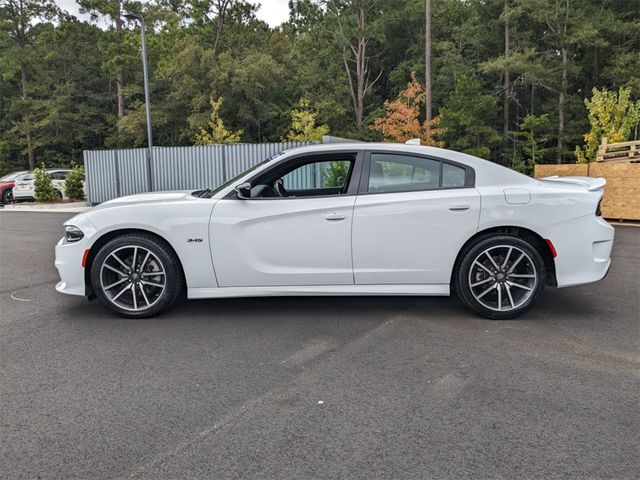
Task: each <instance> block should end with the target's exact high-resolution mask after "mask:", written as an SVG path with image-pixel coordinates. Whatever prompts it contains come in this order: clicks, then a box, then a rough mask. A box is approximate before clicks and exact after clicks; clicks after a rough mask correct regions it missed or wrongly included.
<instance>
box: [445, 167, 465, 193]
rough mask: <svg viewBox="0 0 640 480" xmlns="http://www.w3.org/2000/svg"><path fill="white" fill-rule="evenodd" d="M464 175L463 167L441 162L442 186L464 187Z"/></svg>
mask: <svg viewBox="0 0 640 480" xmlns="http://www.w3.org/2000/svg"><path fill="white" fill-rule="evenodd" d="M466 176H467V172H466V170H465V169H464V168H462V167H459V166H457V165H452V164H450V163H443V164H442V188H456V187H464V185H465V179H466Z"/></svg>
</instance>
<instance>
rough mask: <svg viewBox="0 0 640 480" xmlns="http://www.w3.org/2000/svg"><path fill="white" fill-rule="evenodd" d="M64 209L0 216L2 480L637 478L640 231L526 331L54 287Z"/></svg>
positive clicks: (360, 303)
mask: <svg viewBox="0 0 640 480" xmlns="http://www.w3.org/2000/svg"><path fill="white" fill-rule="evenodd" d="M70 216H71V215H70V214H52V213H48V214H43V213H32V212H21V213H19V212H0V265H2V268H1V273H0V275H1V276H0V282H1V285H0V308H1V320H0V329H1V330H0V342H1V343H0V367H1V372H2V373H1V375H2V376H1V383H0V388H1V398H0V408H1V411H0V413H1V431H0V458H1V459H2V460H1V462H0V477H1V478H83V479H88V478H153V479H169V478H171V479H173V478H210V479H222V478H278V479H283V478H292V479H300V478H336V479H343V478H362V479H368V478H474V479H479V478H500V477H506V478H533V477H537V478H566V477H572V478H615V479H621V478H637V475H638V471H640V461H639V460H638V446H639V443H640V433H639V432H640V428H639V427H640V422H639V420H640V413H639V410H638V398H639V388H638V387H639V382H638V380H639V375H638V372H639V370H638V345H639V342H638V340H639V315H640V314H639V309H640V305H639V303H640V287H639V275H640V228H637V227H617V228H616V235H617V238H616V244H615V247H614V252H613V266H612V268H611V271H610V273H609V276H608V277H607V278H606V279H605V280H604V281H602V282H600V283H597V284H594V285H588V286H584V287H577V288H571V289H564V290H555V289H547V290H546V291H545V293H544V295H543V298H542V299H541V301H540V302H539V303H538V304H537V305H536V307H534V309H533V310H532V311H530V312H529V313H528V314H526V315H525V316H524V317H523V318H522V319H520V320H517V321H488V320H483V319H480V318H477V317H474V316H473V315H471V314H470V313H468V312H467V311H466V310H465V309H464V308H463V307H462V306H461V305H460V304H459V303H458V302H457V301H456V300H454V299H453V298H414V297H410V298H402V297H396V298H271V299H264V298H263V299H233V300H206V301H192V302H183V303H181V304H179V305H177V306H176V307H174V308H173V309H171V310H170V311H169V312H167V313H166V314H165V315H162V316H161V317H159V318H154V319H147V320H124V319H120V318H116V317H114V316H112V315H110V314H109V313H107V312H106V311H105V310H103V309H102V308H101V307H100V305H99V304H98V303H96V302H88V301H86V300H85V299H83V298H80V297H68V296H63V295H60V294H57V293H56V292H55V290H54V284H55V282H56V281H57V273H56V271H55V268H54V266H53V246H54V244H55V243H56V242H57V240H58V239H59V238H60V237H61V235H62V228H61V224H62V222H63V221H64V220H66V219H67V218H68V217H70Z"/></svg>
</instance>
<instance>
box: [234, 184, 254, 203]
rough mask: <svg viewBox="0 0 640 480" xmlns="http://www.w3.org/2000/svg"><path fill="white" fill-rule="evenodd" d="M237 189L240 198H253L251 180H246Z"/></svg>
mask: <svg viewBox="0 0 640 480" xmlns="http://www.w3.org/2000/svg"><path fill="white" fill-rule="evenodd" d="M235 191H236V193H237V194H238V198H241V199H243V200H247V199H249V198H251V184H250V183H249V182H244V183H241V184H240V185H238V186H236V188H235Z"/></svg>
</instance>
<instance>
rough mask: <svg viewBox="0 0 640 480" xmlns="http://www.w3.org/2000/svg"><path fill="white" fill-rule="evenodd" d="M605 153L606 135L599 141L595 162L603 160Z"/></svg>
mask: <svg viewBox="0 0 640 480" xmlns="http://www.w3.org/2000/svg"><path fill="white" fill-rule="evenodd" d="M605 153H607V137H602V142H601V143H600V146H599V147H598V152H597V153H596V162H603V161H604V154H605Z"/></svg>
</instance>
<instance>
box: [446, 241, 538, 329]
mask: <svg viewBox="0 0 640 480" xmlns="http://www.w3.org/2000/svg"><path fill="white" fill-rule="evenodd" d="M454 283H455V290H456V293H457V295H458V297H459V298H460V300H461V301H462V303H464V304H465V305H466V306H467V307H468V308H469V309H471V310H473V311H474V312H476V313H478V314H480V315H482V316H484V317H487V318H491V319H496V320H499V319H511V318H515V317H517V316H518V315H521V314H523V313H524V312H526V311H527V310H529V308H531V306H532V305H533V304H534V302H535V301H536V299H537V298H538V296H539V295H540V293H541V292H542V290H543V288H544V284H545V267H544V262H543V260H542V257H541V256H540V254H539V253H538V251H537V250H536V249H535V248H534V247H533V246H532V245H531V244H530V243H529V242H527V241H525V240H524V239H522V238H519V237H513V236H509V235H497V236H491V237H487V238H484V239H481V240H479V241H478V242H476V243H474V244H473V245H471V246H469V247H468V248H467V249H466V250H465V252H463V254H462V257H461V261H460V262H459V264H458V265H457V267H456V271H455V274H454Z"/></svg>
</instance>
